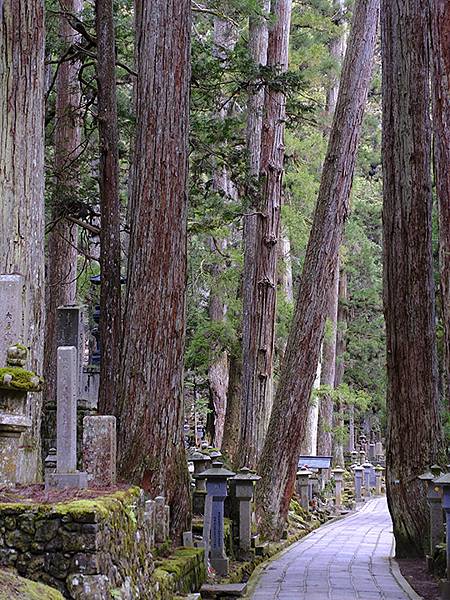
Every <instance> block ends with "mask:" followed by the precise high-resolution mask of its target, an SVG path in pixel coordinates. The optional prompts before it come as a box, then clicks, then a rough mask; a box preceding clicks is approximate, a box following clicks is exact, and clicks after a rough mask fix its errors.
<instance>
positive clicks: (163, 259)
mask: <svg viewBox="0 0 450 600" xmlns="http://www.w3.org/2000/svg"><path fill="white" fill-rule="evenodd" d="M190 29H191V19H190V0H153V1H152V2H150V1H149V0H138V1H137V2H136V44H137V70H138V81H137V89H136V116H137V127H136V145H135V152H134V159H135V160H134V170H133V188H132V196H133V213H132V215H131V233H130V253H129V261H128V280H127V299H126V310H125V311H124V335H123V345H122V367H121V378H120V386H119V394H120V396H119V416H120V419H119V436H118V447H119V473H120V475H121V477H122V478H123V479H126V480H127V481H130V482H134V483H137V484H140V485H141V486H142V487H143V488H144V489H145V490H147V491H148V492H149V493H150V494H151V495H152V497H154V496H156V495H158V494H162V495H164V496H165V497H166V499H167V501H168V503H169V504H170V507H171V530H172V536H173V539H174V540H177V541H179V540H180V537H181V532H182V531H186V529H187V527H188V525H189V519H190V495H189V491H190V490H189V475H188V470H187V463H186V453H185V449H184V438H183V421H184V418H183V352H184V341H185V292H186V235H187V233H186V229H187V172H188V131H189V79H190ZM162 125H164V126H162Z"/></svg>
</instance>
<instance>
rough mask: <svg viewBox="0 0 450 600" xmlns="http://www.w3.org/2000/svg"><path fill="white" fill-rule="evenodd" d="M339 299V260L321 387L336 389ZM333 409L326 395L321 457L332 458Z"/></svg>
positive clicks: (329, 303) (321, 416) (322, 408)
mask: <svg viewBox="0 0 450 600" xmlns="http://www.w3.org/2000/svg"><path fill="white" fill-rule="evenodd" d="M338 297H339V259H338V262H337V264H336V268H335V272H334V276H333V282H332V285H331V288H330V290H329V292H328V298H327V323H328V329H327V331H326V333H325V336H324V340H323V347H322V376H321V382H320V383H321V385H323V386H327V387H328V388H330V391H331V388H334V380H335V374H336V337H337V314H338ZM333 409H334V402H333V397H332V396H331V394H325V395H324V396H323V397H322V398H321V399H320V405H319V434H318V442H317V444H318V452H319V455H321V456H331V453H332V449H333V431H332V430H333Z"/></svg>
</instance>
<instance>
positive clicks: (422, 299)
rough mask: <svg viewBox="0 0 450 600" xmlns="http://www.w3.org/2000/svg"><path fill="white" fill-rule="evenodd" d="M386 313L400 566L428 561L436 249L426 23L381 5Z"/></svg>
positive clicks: (435, 431)
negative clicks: (411, 557)
mask: <svg viewBox="0 0 450 600" xmlns="http://www.w3.org/2000/svg"><path fill="white" fill-rule="evenodd" d="M382 7H383V10H382V11H381V13H382V21H381V22H382V60H383V177H384V207H383V233H384V236H383V238H384V311H385V319H386V343H387V374H388V389H387V411H388V435H387V471H386V474H387V476H386V482H387V492H388V502H389V508H390V511H391V515H392V519H393V523H394V535H395V539H396V552H397V555H398V556H405V555H408V554H413V553H422V552H423V549H424V548H423V545H424V542H425V538H424V535H423V532H424V531H426V530H427V505H426V501H425V490H424V488H423V486H422V485H420V482H419V481H418V480H417V476H418V475H419V474H420V473H421V472H423V471H424V470H426V469H427V468H428V467H429V465H430V464H433V463H435V462H437V461H438V459H439V453H440V451H441V449H442V434H441V430H440V425H439V416H438V373H437V358H436V339H435V306H434V284H433V271H432V244H431V242H432V239H431V210H432V193H431V165H430V154H431V123H430V115H429V105H430V91H429V74H430V73H429V64H430V56H429V39H428V38H429V27H428V25H429V13H428V8H427V3H423V2H421V1H420V0H399V1H398V2H390V1H389V0H383V2H382Z"/></svg>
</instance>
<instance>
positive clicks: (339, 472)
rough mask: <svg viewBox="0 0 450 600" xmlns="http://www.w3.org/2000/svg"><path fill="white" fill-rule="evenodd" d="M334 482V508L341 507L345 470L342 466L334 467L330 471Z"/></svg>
mask: <svg viewBox="0 0 450 600" xmlns="http://www.w3.org/2000/svg"><path fill="white" fill-rule="evenodd" d="M331 473H332V474H333V477H334V481H335V484H336V488H335V506H336V508H342V492H343V482H344V473H345V470H344V469H343V468H342V467H339V466H338V467H336V468H335V469H333V470H332V471H331Z"/></svg>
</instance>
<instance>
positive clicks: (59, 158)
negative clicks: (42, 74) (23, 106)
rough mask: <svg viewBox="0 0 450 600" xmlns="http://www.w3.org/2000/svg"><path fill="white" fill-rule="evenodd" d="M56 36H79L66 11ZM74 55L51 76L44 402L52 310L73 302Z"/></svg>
mask: <svg viewBox="0 0 450 600" xmlns="http://www.w3.org/2000/svg"><path fill="white" fill-rule="evenodd" d="M61 8H62V10H64V11H67V13H70V14H79V13H80V12H81V9H82V0H63V1H62V2H61ZM59 20H60V22H59V36H60V39H61V43H62V47H63V48H64V51H65V50H67V48H69V47H70V46H72V45H73V44H74V43H77V42H78V41H79V34H78V33H77V32H76V31H75V30H74V29H72V27H71V26H70V23H69V20H68V19H67V16H66V14H64V13H61V15H60V17H59ZM79 67H80V63H79V61H78V60H67V61H64V62H63V63H61V65H59V68H58V74H57V77H56V122H55V136H54V170H55V191H54V194H53V197H52V210H51V223H50V231H49V234H48V238H47V289H46V319H45V354H44V371H45V392H44V397H45V401H44V402H45V403H44V411H46V407H47V406H48V405H53V406H54V405H55V403H56V311H57V308H58V307H59V306H64V305H67V304H75V302H76V290H77V281H76V280H77V257H78V252H77V235H78V227H77V226H76V225H74V224H73V223H71V222H70V221H69V220H68V219H67V218H66V217H67V215H68V214H70V213H71V212H73V208H72V207H73V204H74V201H76V200H77V197H78V189H79V181H78V172H77V158H78V155H79V153H80V140H81V137H80V134H81V129H80V84H79V81H78V71H79ZM46 426H48V427H50V429H53V431H49V430H47V432H46V437H49V438H51V437H54V436H55V434H56V432H55V431H54V425H52V424H51V423H50V422H49V423H48V424H47V425H46Z"/></svg>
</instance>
